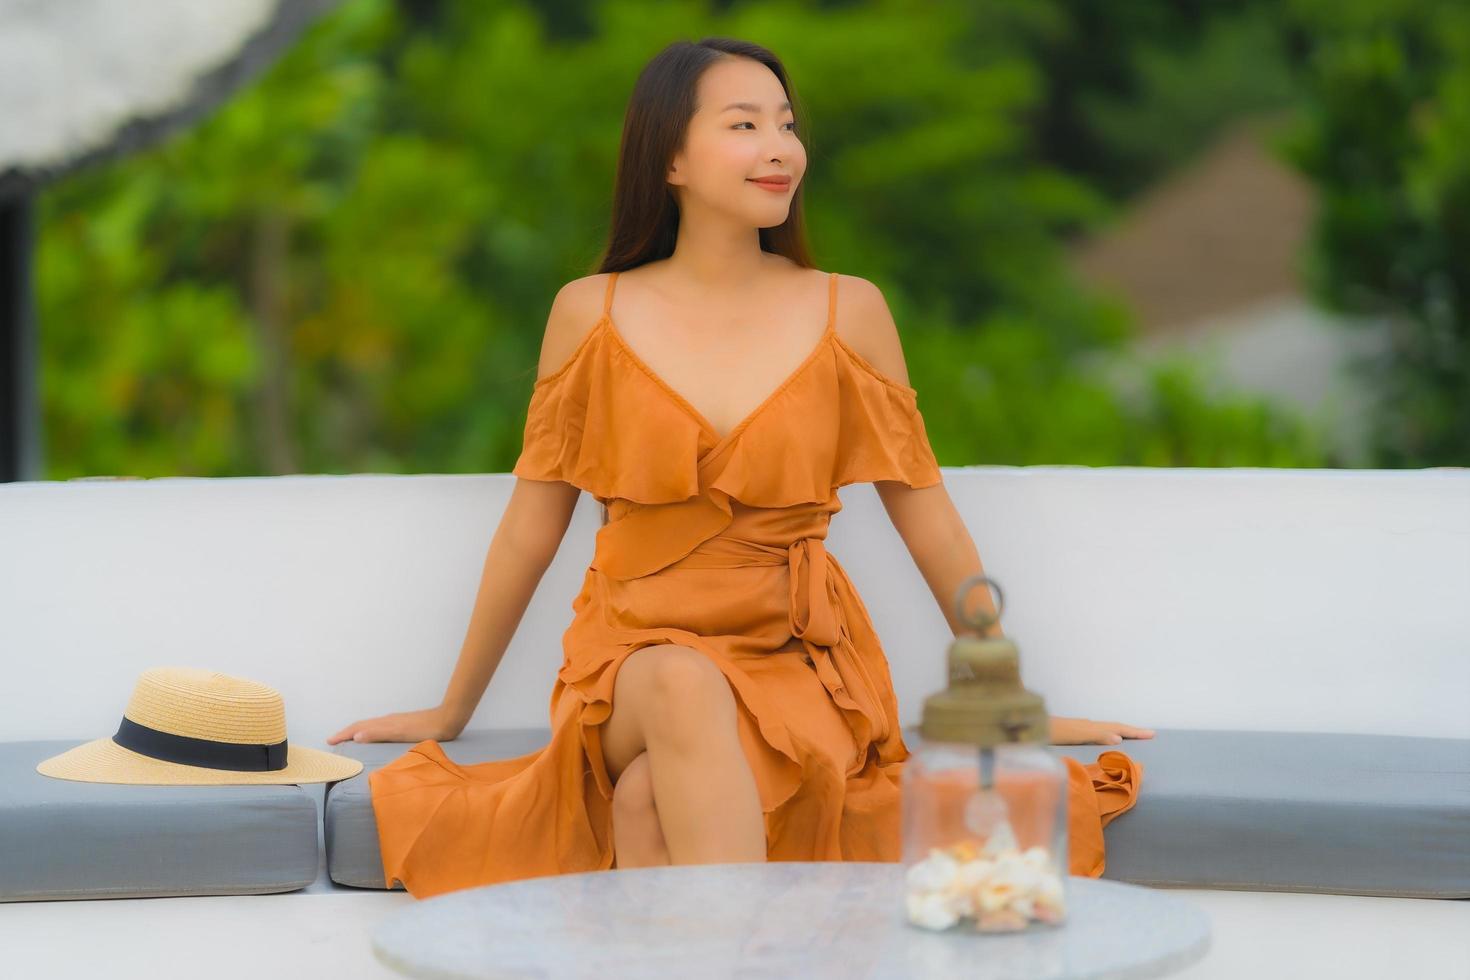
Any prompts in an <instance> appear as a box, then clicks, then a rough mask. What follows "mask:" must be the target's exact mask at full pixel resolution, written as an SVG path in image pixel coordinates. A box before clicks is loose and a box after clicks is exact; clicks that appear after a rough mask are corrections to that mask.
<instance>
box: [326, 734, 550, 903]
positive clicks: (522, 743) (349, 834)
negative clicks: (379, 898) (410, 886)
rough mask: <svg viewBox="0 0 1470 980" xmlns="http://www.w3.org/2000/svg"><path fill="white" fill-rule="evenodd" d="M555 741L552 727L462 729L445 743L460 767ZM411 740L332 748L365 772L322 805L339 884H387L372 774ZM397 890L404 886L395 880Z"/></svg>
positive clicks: (331, 790)
mask: <svg viewBox="0 0 1470 980" xmlns="http://www.w3.org/2000/svg"><path fill="white" fill-rule="evenodd" d="M550 741H551V729H550V728H547V727H540V728H506V729H483V730H479V731H466V732H461V733H460V736H459V738H456V739H451V740H450V741H448V742H443V743H441V745H442V746H443V748H444V754H445V755H447V756H449V758H451V759H453V760H454V761H455V762H457V763H459V764H460V765H462V766H467V765H471V764H473V763H476V762H492V761H494V760H496V759H510V758H514V757H515V756H518V755H525V754H526V753H527V752H532V751H534V750H536V749H539V748H542V747H544V746H545V745H546V744H547V743H548V742H550ZM414 744H415V743H411V742H339V743H338V744H337V745H334V746H332V747H331V750H332V751H333V752H337V753H339V754H341V755H346V756H349V757H351V758H353V759H358V760H360V761H361V762H362V772H360V773H358V774H357V775H356V776H353V777H352V778H351V779H344V780H342V781H341V782H338V783H332V784H331V785H329V786H328V787H327V794H326V800H325V802H324V804H323V806H322V835H323V836H322V839H323V841H324V843H325V846H326V849H327V875H328V877H330V878H331V879H332V880H333V881H335V882H337V883H338V884H339V885H355V886H357V887H358V888H383V887H384V886H385V882H384V881H383V856H382V854H381V853H380V852H379V850H378V824H377V820H376V819H375V818H374V816H373V804H372V797H371V795H370V794H369V792H368V790H369V787H368V781H367V777H368V773H370V772H372V771H373V770H374V769H377V768H379V767H380V766H384V765H387V764H388V763H389V762H392V761H393V760H394V759H396V758H398V757H399V756H401V755H403V754H404V753H405V752H407V751H408V750H409V749H411V748H413V746H414ZM393 890H394V891H403V885H401V884H399V883H397V882H396V881H395V883H394V885H393Z"/></svg>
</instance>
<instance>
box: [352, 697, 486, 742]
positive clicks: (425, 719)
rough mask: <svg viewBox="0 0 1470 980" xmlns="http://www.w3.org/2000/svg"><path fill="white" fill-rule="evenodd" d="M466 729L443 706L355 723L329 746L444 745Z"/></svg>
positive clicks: (396, 713)
mask: <svg viewBox="0 0 1470 980" xmlns="http://www.w3.org/2000/svg"><path fill="white" fill-rule="evenodd" d="M463 730H464V726H463V725H462V724H459V723H457V722H456V721H455V719H454V718H452V717H451V716H450V714H449V712H448V711H446V710H445V709H444V708H443V707H442V706H441V707H437V708H426V709H425V710H423V711H399V712H395V713H393V714H391V715H380V716H378V717H377V718H367V719H364V720H363V721H354V722H353V723H352V724H350V725H348V726H347V727H345V728H343V729H342V730H341V731H339V732H337V734H335V735H333V736H331V737H330V738H328V739H327V744H328V745H336V744H337V743H338V742H346V741H349V740H351V741H353V742H413V743H415V744H416V743H418V742H422V741H425V740H426V739H434V740H436V741H440V742H449V741H453V740H454V739H455V738H457V737H459V733H460V732H461V731H463Z"/></svg>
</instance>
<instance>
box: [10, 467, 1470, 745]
mask: <svg viewBox="0 0 1470 980" xmlns="http://www.w3.org/2000/svg"><path fill="white" fill-rule="evenodd" d="M514 479H515V478H514V477H512V476H510V475H509V474H484V475H469V476H461V475H424V476H394V475H374V474H362V475H351V476H289V477H258V478H237V479H201V478H170V479H155V480H124V481H70V482H23V483H10V484H0V664H3V674H0V739H6V740H15V739H37V738H75V739H78V740H81V739H90V738H97V737H101V736H104V735H109V734H111V733H112V732H113V731H115V729H116V725H117V721H118V719H119V717H120V716H121V713H122V710H123V707H124V706H125V704H126V703H127V700H128V697H129V695H130V693H131V691H132V686H133V684H134V682H135V681H136V679H137V676H138V673H139V672H140V671H141V670H143V669H145V668H147V667H151V666H158V665H166V664H177V665H187V666H195V667H203V668H207V669H210V670H218V671H221V672H223V673H229V674H236V675H239V676H244V677H249V678H252V679H255V680H258V681H261V682H264V683H266V684H269V685H271V686H272V687H275V688H277V689H279V690H280V691H281V692H282V693H283V695H284V697H285V703H286V710H287V717H288V723H289V726H290V738H291V739H292V741H295V742H300V743H301V744H309V745H317V746H322V745H324V744H325V738H326V736H327V735H329V734H330V733H332V732H333V731H335V730H337V729H338V728H340V727H342V726H343V725H345V724H347V723H348V722H350V721H353V720H355V719H356V718H359V717H366V716H370V715H374V714H379V713H383V712H388V711H398V710H407V709H413V708H420V707H427V706H429V705H431V704H434V703H437V702H438V700H439V698H440V697H441V696H442V694H443V691H444V687H445V684H446V682H447V680H448V678H449V674H450V671H451V669H452V667H453V665H454V662H455V659H456V658H457V656H458V653H459V648H460V643H461V641H462V639H463V636H464V630H465V625H466V622H467V619H468V615H469V611H470V607H471V604H472V602H473V599H474V594H475V589H476V586H477V584H478V578H479V574H480V569H481V563H482V562H483V560H484V555H485V549H486V547H487V546H488V543H489V541H490V537H491V535H492V533H493V532H494V528H495V522H496V519H497V516H498V514H499V513H500V511H501V509H502V508H503V507H504V505H505V502H506V500H507V499H508V496H509V493H510V490H511V487H512V486H513V483H514ZM945 482H946V485H947V487H948V488H949V491H950V494H951V496H952V497H953V498H954V500H955V501H956V504H957V505H958V506H959V508H960V510H961V512H962V513H963V515H964V517H965V520H966V522H967V524H968V526H969V527H970V530H971V532H972V534H973V535H974V537H975V540H976V543H977V545H978V546H979V549H980V554H981V557H982V560H983V561H984V563H985V566H986V570H987V571H988V572H989V573H990V574H991V575H993V576H994V577H995V578H996V579H998V580H999V581H1000V583H1001V585H1002V588H1004V589H1005V595H1006V609H1005V614H1004V617H1003V622H1004V625H1005V628H1006V632H1007V633H1008V635H1010V636H1011V637H1013V638H1014V639H1015V640H1016V641H1017V642H1018V644H1019V645H1020V648H1021V651H1022V668H1023V676H1024V679H1025V682H1026V684H1027V686H1028V687H1031V688H1033V689H1035V690H1037V691H1039V692H1040V693H1041V694H1043V695H1044V696H1045V697H1046V699H1047V706H1048V708H1049V710H1050V711H1051V712H1052V713H1053V714H1064V715H1085V716H1088V717H1093V718H1098V719H1103V720H1117V721H1124V722H1128V723H1133V724H1138V725H1141V726H1144V727H1152V728H1180V727H1194V728H1241V729H1251V730H1282V731H1336V732H1366V733H1382V734H1414V735H1434V736H1445V737H1458V738H1470V711H1467V709H1466V706H1467V704H1470V471H1467V470H1461V469H1441V470H1418V471H1371V470H1367V471H1358V470H1275V469H1248V468H1239V469H1197V470H1196V469H1152V468H1132V467H1111V468H1090V467H1080V466H1075V467H1074V466H1036V467H970V468H963V469H956V468H947V469H946V470H945ZM841 496H842V500H843V503H844V505H845V509H844V510H843V512H842V513H840V514H839V515H837V516H836V517H835V518H834V521H833V525H832V529H831V532H830V535H829V538H828V544H829V550H830V551H831V553H833V554H835V555H836V556H837V558H838V560H839V561H840V562H841V563H842V564H843V566H844V567H845V568H846V569H847V570H848V573H849V575H850V576H851V577H852V579H853V581H854V583H855V584H856V586H857V588H858V590H859V593H860V594H861V595H862V597H863V599H864V601H865V603H866V604H867V607H868V610H869V612H870V613H871V615H872V617H873V620H874V622H875V624H876V626H877V628H878V632H879V635H880V636H881V637H882V639H883V643H884V647H885V650H886V652H887V655H888V659H889V662H890V664H891V666H892V670H893V674H894V679H895V685H896V687H897V690H898V697H899V703H900V706H901V713H902V721H903V723H904V724H905V725H910V724H914V723H916V722H917V721H918V719H919V712H920V710H921V707H922V701H923V698H924V696H926V695H927V694H929V693H931V692H932V691H934V690H935V689H937V688H938V687H939V686H940V685H941V684H942V683H943V680H944V651H945V646H946V643H947V642H948V640H949V639H950V636H949V632H948V629H947V627H946V625H945V621H944V619H943V617H942V615H941V613H940V611H939V607H938V606H937V605H936V602H935V600H934V597H933V596H932V594H931V593H930V592H929V591H928V589H927V587H926V586H925V584H924V581H923V579H922V577H921V576H920V574H919V572H918V570H917V568H916V567H915V566H914V564H913V562H912V561H911V560H909V558H908V556H907V553H906V552H905V551H904V548H903V543H902V541H901V539H900V538H899V537H898V535H897V534H896V532H895V531H894V530H893V528H892V525H891V524H889V523H888V521H887V519H886V515H885V513H884V511H883V509H882V506H881V504H880V503H879V501H878V498H877V495H876V494H875V493H874V491H873V489H872V488H871V487H870V486H867V485H856V486H851V487H846V488H844V489H843V490H842V491H841ZM598 519H599V515H598V512H597V506H596V502H595V501H593V500H592V499H591V498H590V497H586V496H584V497H583V499H582V500H581V502H580V503H579V505H578V509H577V513H576V515H575V517H574V519H573V522H572V526H571V529H570V530H569V532H568V535H567V538H566V540H565V542H564V544H563V547H562V550H561V552H560V554H559V555H558V556H557V559H556V561H555V563H554V564H553V565H552V567H551V569H550V570H549V571H548V572H547V574H546V577H545V578H544V579H543V580H542V582H541V586H540V589H539V591H538V592H537V594H536V597H535V599H534V600H533V602H532V604H531V606H530V608H529V609H528V610H527V613H526V617H525V619H524V620H523V621H522V624H521V628H520V630H519V631H518V632H517V634H516V636H515V639H514V641H513V642H512V645H511V648H510V650H509V651H508V653H507V654H506V658H505V660H504V661H503V662H502V664H501V666H500V669H499V671H498V673H497V675H496V677H495V678H494V680H493V681H492V682H491V685H490V689H489V691H488V692H487V694H486V696H485V699H484V701H483V702H482V703H481V705H480V709H479V711H478V713H477V714H476V716H475V718H474V720H473V722H472V723H471V724H472V726H473V727H518V726H527V725H540V726H544V725H546V724H547V701H548V698H549V695H550V692H551V684H552V679H553V676H554V674H555V672H556V669H557V667H558V666H559V664H560V662H561V650H560V638H561V634H562V631H563V630H564V629H565V627H566V624H567V622H568V619H569V617H570V615H571V609H570V606H571V600H572V597H573V596H574V595H575V594H576V592H577V589H578V587H579V586H580V584H581V579H582V574H583V572H584V570H585V568H586V565H587V562H588V561H589V560H590V558H591V554H592V547H591V546H592V536H593V534H594V533H595V531H596V528H597V522H598Z"/></svg>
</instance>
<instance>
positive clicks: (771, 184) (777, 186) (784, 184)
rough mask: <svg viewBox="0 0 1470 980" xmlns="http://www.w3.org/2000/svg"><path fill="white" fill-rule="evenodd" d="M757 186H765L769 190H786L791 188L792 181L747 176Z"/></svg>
mask: <svg viewBox="0 0 1470 980" xmlns="http://www.w3.org/2000/svg"><path fill="white" fill-rule="evenodd" d="M746 179H747V180H749V181H750V182H751V183H752V184H754V185H755V186H757V187H763V188H765V189H766V190H768V191H778V192H779V191H786V190H790V189H791V181H790V180H789V179H787V180H755V179H753V178H749V177H748V178H746Z"/></svg>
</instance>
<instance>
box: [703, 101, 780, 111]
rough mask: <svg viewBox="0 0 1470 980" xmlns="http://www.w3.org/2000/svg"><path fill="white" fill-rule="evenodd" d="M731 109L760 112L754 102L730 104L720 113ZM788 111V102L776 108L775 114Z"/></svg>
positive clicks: (759, 108)
mask: <svg viewBox="0 0 1470 980" xmlns="http://www.w3.org/2000/svg"><path fill="white" fill-rule="evenodd" d="M731 109H745V110H746V111H747V112H760V111H761V107H760V106H758V105H756V104H755V103H754V102H731V103H730V104H729V105H727V106H725V108H723V109H721V110H720V111H721V112H729V111H730V110H731ZM790 109H791V103H790V102H782V103H781V104H780V105H778V106H776V111H777V112H787V111H789V110H790Z"/></svg>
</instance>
